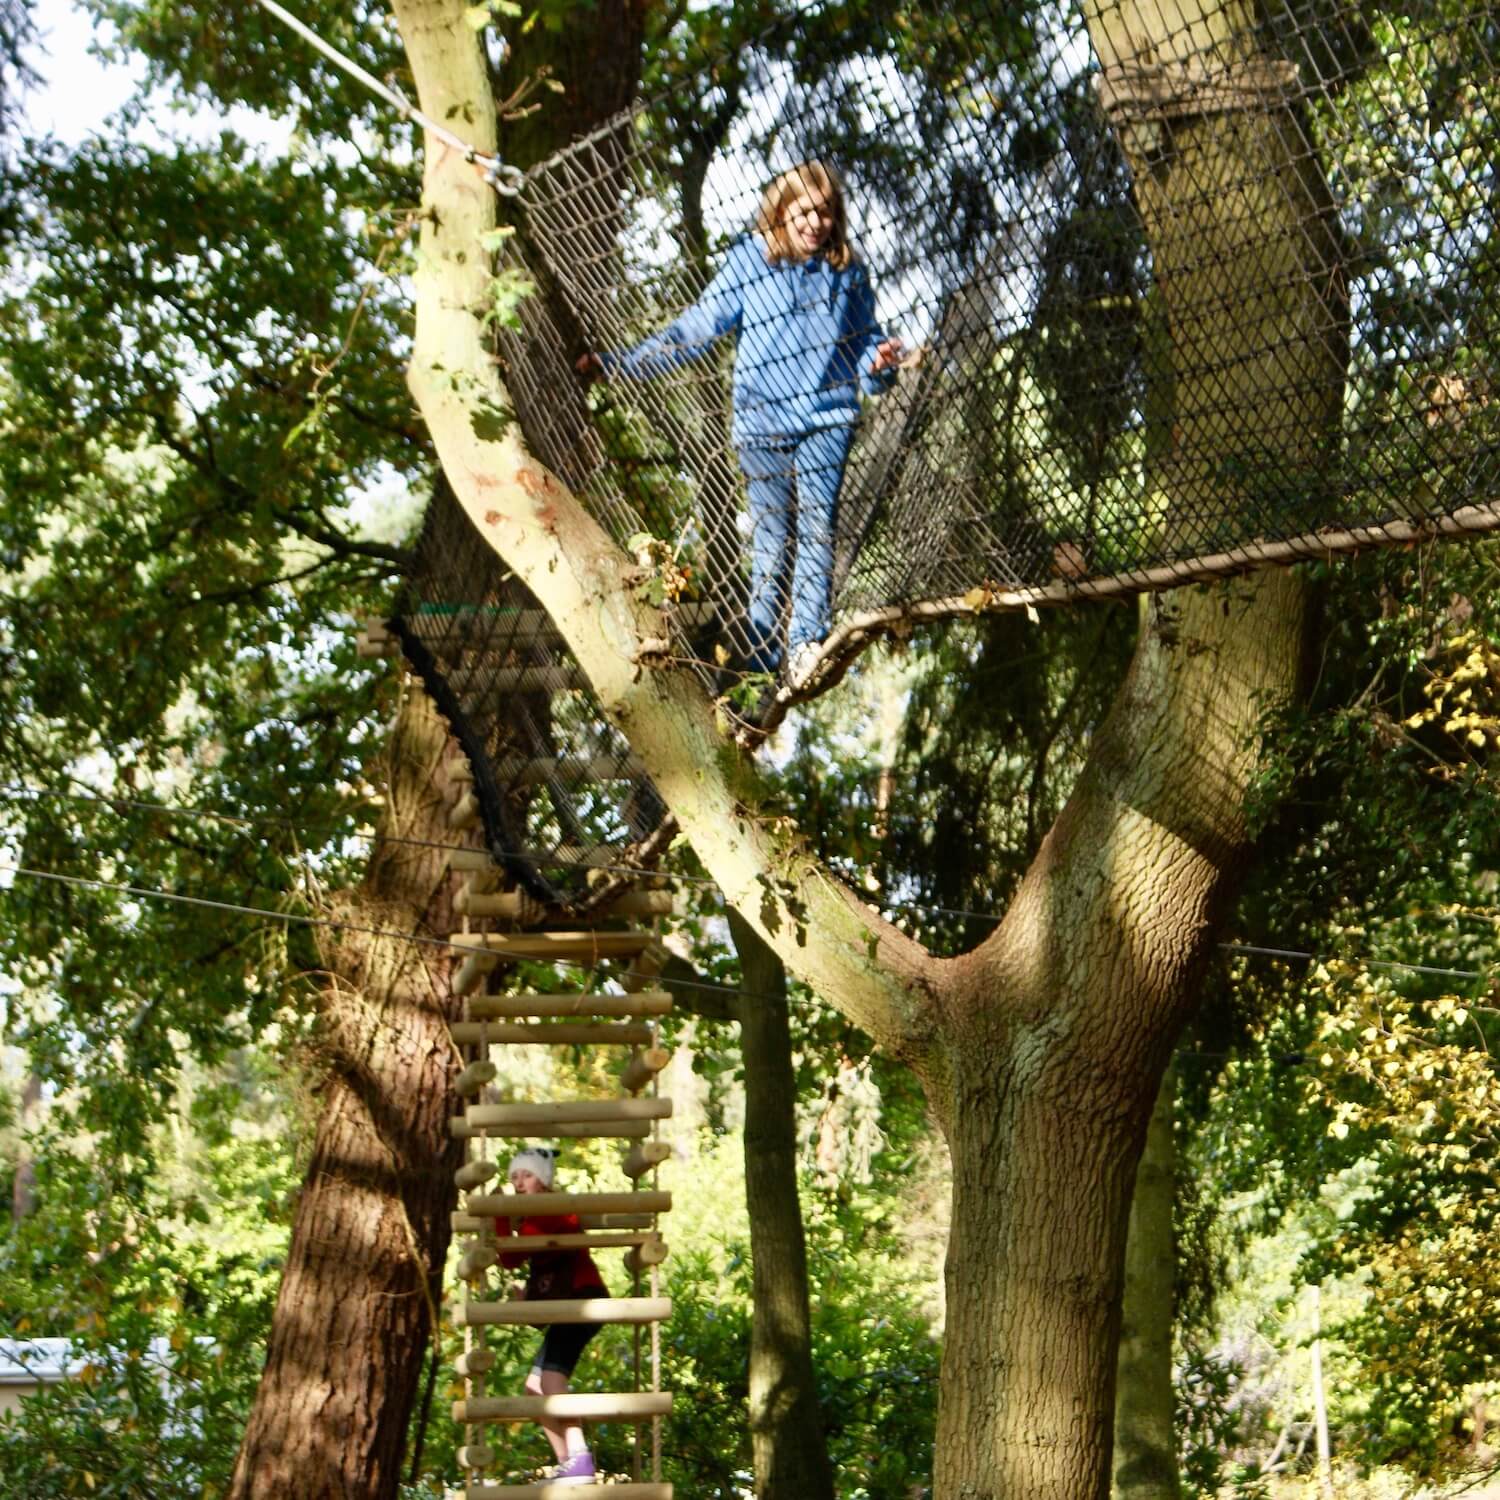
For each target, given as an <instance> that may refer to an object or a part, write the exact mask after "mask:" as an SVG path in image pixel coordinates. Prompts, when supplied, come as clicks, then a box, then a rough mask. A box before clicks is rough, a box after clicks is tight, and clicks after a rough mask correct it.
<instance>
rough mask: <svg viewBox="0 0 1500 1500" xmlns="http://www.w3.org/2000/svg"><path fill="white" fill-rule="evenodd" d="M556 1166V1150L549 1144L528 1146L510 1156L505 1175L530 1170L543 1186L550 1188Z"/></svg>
mask: <svg viewBox="0 0 1500 1500" xmlns="http://www.w3.org/2000/svg"><path fill="white" fill-rule="evenodd" d="M556 1167H557V1152H555V1151H554V1150H552V1148H551V1147H550V1146H528V1147H526V1149H525V1150H524V1151H517V1152H516V1154H515V1155H514V1156H513V1157H511V1159H510V1167H509V1170H508V1171H507V1172H506V1174H505V1175H506V1176H507V1177H509V1176H512V1175H513V1174H514V1173H516V1172H518V1171H520V1172H530V1173H531V1174H532V1175H533V1176H534V1177H535V1178H536V1180H537V1181H538V1182H540V1183H541V1185H542V1186H543V1187H544V1188H550V1187H551V1186H552V1174H553V1172H554V1171H555V1170H556Z"/></svg>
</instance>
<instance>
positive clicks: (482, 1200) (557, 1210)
mask: <svg viewBox="0 0 1500 1500" xmlns="http://www.w3.org/2000/svg"><path fill="white" fill-rule="evenodd" d="M671 1208H672V1195H671V1194H670V1193H668V1192H663V1191H661V1190H659V1189H653V1190H652V1191H651V1192H648V1193H470V1194H469V1201H468V1202H467V1203H465V1204H464V1211H465V1212H466V1213H468V1214H477V1215H479V1216H480V1217H481V1218H489V1219H532V1218H537V1217H539V1216H550V1215H553V1214H579V1215H583V1214H664V1213H669V1212H670V1211H671Z"/></svg>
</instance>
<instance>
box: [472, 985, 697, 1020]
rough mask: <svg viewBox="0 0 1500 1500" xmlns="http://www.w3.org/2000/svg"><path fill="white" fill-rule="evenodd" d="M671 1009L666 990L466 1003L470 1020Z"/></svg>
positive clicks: (499, 997) (477, 998)
mask: <svg viewBox="0 0 1500 1500" xmlns="http://www.w3.org/2000/svg"><path fill="white" fill-rule="evenodd" d="M671 1009H672V997H671V995H670V994H668V993H667V991H665V990H637V991H636V993H635V994H633V995H475V996H474V998H473V999H472V1000H470V1001H469V1015H470V1017H471V1018H472V1019H473V1020H476V1021H481V1020H488V1019H493V1018H495V1017H497V1016H664V1015H667V1014H668V1013H669V1012H670V1011H671Z"/></svg>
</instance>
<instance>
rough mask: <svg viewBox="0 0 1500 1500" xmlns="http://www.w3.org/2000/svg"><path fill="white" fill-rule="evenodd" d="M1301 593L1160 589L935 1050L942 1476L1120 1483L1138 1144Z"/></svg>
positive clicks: (1194, 976) (1290, 589)
mask: <svg viewBox="0 0 1500 1500" xmlns="http://www.w3.org/2000/svg"><path fill="white" fill-rule="evenodd" d="M1302 592H1303V590H1302V586H1301V584H1300V581H1299V580H1297V579H1296V578H1294V577H1291V576H1289V575H1284V574H1278V575H1269V576H1262V577H1261V578H1259V579H1257V580H1256V581H1255V582H1254V583H1253V584H1252V585H1248V586H1242V587H1240V588H1237V589H1235V590H1233V591H1230V590H1227V589H1224V588H1214V589H1201V590H1193V591H1192V592H1191V593H1189V594H1186V595H1182V594H1179V595H1174V596H1172V597H1171V598H1170V599H1168V600H1162V599H1157V600H1152V601H1150V603H1149V604H1148V606H1147V611H1148V619H1147V622H1146V624H1145V626H1144V627H1143V629H1142V635H1141V643H1140V645H1139V647H1138V649H1137V653H1136V657H1135V660H1134V662H1133V663H1132V665H1131V669H1130V673H1129V675H1128V677H1127V680H1126V682H1125V684H1124V686H1123V688H1122V690H1121V694H1120V697H1119V699H1118V700H1117V703H1116V706H1115V708H1114V710H1113V711H1112V713H1111V715H1110V717H1109V719H1108V720H1107V722H1106V723H1105V725H1104V726H1103V727H1102V728H1101V730H1100V731H1099V733H1098V736H1097V737H1096V746H1095V751H1094V754H1093V755H1092V756H1091V758H1090V762H1089V765H1088V767H1087V768H1086V770H1085V772H1084V774H1083V777H1082V779H1081V780H1080V783H1079V786H1078V788H1077V791H1076V792H1075V794H1074V796H1073V798H1072V799H1071V800H1070V802H1069V804H1068V806H1067V808H1066V809H1065V810H1064V811H1063V813H1062V815H1061V817H1060V818H1059V819H1058V822H1057V824H1056V825H1055V826H1054V828H1053V829H1052V830H1051V832H1050V833H1049V834H1048V836H1047V838H1046V840H1045V841H1044V843H1043V846H1042V849H1041V851H1040V853H1039V854H1038V856H1037V860H1036V862H1035V864H1034V865H1033V867H1032V869H1031V871H1030V872H1029V873H1028V875H1027V877H1026V880H1025V881H1024V882H1023V884H1022V886H1021V889H1020V890H1019V892H1018V893H1017V896H1016V898H1015V900H1014V901H1013V903H1012V905H1011V907H1010V909H1009V911H1008V912H1007V913H1006V916H1005V919H1004V921H1003V922H1002V923H1001V924H1000V928H999V929H998V931H997V933H996V935H995V937H994V938H992V939H991V940H990V941H989V942H987V943H986V944H985V945H983V946H982V947H981V948H979V949H977V950H976V951H975V952H974V953H973V954H971V955H969V956H968V957H967V958H966V959H963V960H960V961H959V968H960V973H961V976H962V977H961V979H960V981H959V982H958V983H957V984H955V985H954V987H953V989H952V990H951V991H950V996H951V1000H950V1006H949V1014H950V1016H951V1018H952V1019H951V1025H950V1028H949V1029H947V1030H946V1032H945V1036H944V1043H943V1048H942V1051H943V1055H944V1057H945V1059H946V1069H945V1072H946V1074H947V1076H948V1077H949V1078H951V1084H949V1085H947V1086H946V1087H945V1086H943V1081H942V1074H941V1073H933V1072H932V1070H930V1069H928V1068H927V1067H926V1066H924V1068H923V1071H924V1074H926V1075H928V1076H929V1077H932V1078H933V1085H932V1086H930V1088H929V1093H930V1096H931V1097H932V1098H933V1101H934V1107H935V1109H936V1111H937V1113H938V1116H939V1118H940V1119H941V1120H942V1122H943V1126H944V1129H945V1132H946V1133H947V1136H948V1141H949V1145H950V1148H951V1151H952V1155H953V1170H954V1194H953V1229H952V1235H951V1240H950V1245H949V1253H948V1266H947V1295H948V1322H947V1334H946V1338H945V1342H944V1348H943V1386H942V1403H941V1407H940V1412H939V1419H938V1443H937V1459H936V1467H937V1473H936V1476H935V1477H936V1481H937V1482H936V1493H937V1495H939V1496H942V1497H947V1496H963V1497H964V1500H997V1497H1000V1496H1013V1495H1019V1494H1024V1495H1026V1496H1027V1497H1028V1500H1085V1497H1090V1496H1103V1495H1104V1494H1105V1493H1106V1492H1107V1490H1108V1478H1109V1457H1110V1426H1111V1417H1112V1413H1113V1404H1114V1381H1115V1352H1116V1342H1117V1335H1118V1310H1119V1302H1120V1284H1121V1268H1122V1260H1123V1251H1124V1240H1125V1229H1126V1222H1127V1218H1128V1213H1129V1207H1130V1197H1131V1189H1132V1183H1133V1179H1134V1175H1135V1166H1136V1159H1137V1157H1138V1155H1139V1152H1140V1149H1141V1143H1142V1139H1143V1137H1144V1134H1145V1129H1146V1123H1147V1119H1148V1116H1149V1114H1150V1111H1151V1105H1152V1101H1153V1099H1154V1098H1155V1095H1156V1092H1157V1087H1158V1083H1159V1079H1160V1076H1161V1072H1162V1069H1163V1068H1164V1066H1165V1063H1166V1060H1167V1056H1168V1053H1169V1050H1170V1048H1171V1045H1172V1042H1173V1039H1174V1038H1175V1036H1176V1034H1177V1032H1178V1030H1179V1029H1180V1027H1181V1025H1182V1023H1183V1021H1184V1019H1185V1018H1186V1016H1187V1014H1188V1012H1189V1010H1190V1008H1191V1005H1192V1003H1193V1000H1194V997H1195V996H1196V993H1197V988H1198V984H1199V980H1200V977H1201V974H1202V971H1203V968H1204V966H1205V964H1206V963H1207V960H1208V958H1209V956H1210V954H1211V949H1212V941H1213V937H1214V933H1215V931H1216V929H1217V924H1218V922H1219V920H1220V917H1221V915H1222V912H1223V909H1224V907H1225V905H1226V903H1227V901H1228V900H1229V899H1230V897H1231V896H1232V894H1233V890H1234V886H1235V878H1236V875H1237V873H1238V871H1239V866H1240V863H1241V860H1242V857H1243V855H1244V853H1245V849H1246V830H1245V823H1244V815H1243V812H1242V801H1243V793H1244V789H1245V786H1246V783H1247V778H1248V776H1249V774H1250V771H1251V769H1252V766H1253V755H1252V753H1251V750H1250V747H1249V744H1248V739H1249V736H1250V732H1251V730H1252V728H1253V725H1254V723H1255V720H1256V716H1257V714H1258V712H1259V708H1260V705H1261V704H1262V703H1263V702H1264V701H1265V699H1266V698H1267V697H1268V696H1271V695H1275V694H1284V693H1285V692H1287V691H1288V690H1289V689H1290V687H1291V686H1292V684H1293V682H1294V680H1295V678H1296V674H1297V670H1298V663H1299V659H1300V649H1299V648H1300V638H1301V621H1302V615H1303V610H1302Z"/></svg>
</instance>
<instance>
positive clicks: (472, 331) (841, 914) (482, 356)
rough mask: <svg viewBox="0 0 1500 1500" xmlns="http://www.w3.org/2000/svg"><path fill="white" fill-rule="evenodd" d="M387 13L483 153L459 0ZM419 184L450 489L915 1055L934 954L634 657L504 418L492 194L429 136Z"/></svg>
mask: <svg viewBox="0 0 1500 1500" xmlns="http://www.w3.org/2000/svg"><path fill="white" fill-rule="evenodd" d="M395 13H396V17H397V21H398V23H399V25H400V28H401V32H402V36H403V37H404V39H405V41H406V46H407V55H408V58H409V60H410V62H411V66H412V73H413V76H414V78H415V79H416V82H417V88H418V94H419V97H420V100H421V106H422V109H423V110H424V111H425V112H426V113H427V114H428V115H429V116H430V117H431V118H433V119H440V120H442V119H461V120H464V121H467V122H469V124H468V127H467V128H468V131H469V133H470V135H471V136H472V143H473V145H474V147H475V148H476V149H477V150H478V151H480V152H488V151H490V150H492V149H493V139H494V124H493V121H494V103H493V95H492V93H491V90H490V85H489V77H488V71H487V68H486V66H485V61H484V57H483V53H482V50H481V48H480V46H479V43H478V41H477V38H476V34H475V33H474V32H473V31H472V30H471V29H470V28H468V27H466V26H465V25H464V24H463V6H462V4H461V0H397V3H396V4H395ZM423 189H424V191H423V221H422V246H421V256H420V260H419V267H418V271H417V274H416V277H415V278H414V285H415V292H416V305H417V320H416V332H415V339H414V344H413V354H412V361H411V365H410V367H409V370H408V383H409V385H410V387H411V390H412V394H413V396H414V397H415V398H416V401H417V405H418V407H419V409H420V410H421V412H422V414H423V416H424V418H425V419H426V421H427V425H428V429H429V431H430V432H431V433H432V436H433V440H434V442H435V444H436V447H437V451H438V454H439V457H440V459H441V461H442V464H443V468H444V471H445V473H446V475H447V477H448V480H449V482H450V484H451V485H452V487H453V492H454V494H455V496H456V497H457V498H458V500H459V502H460V503H461V504H462V505H463V507H464V509H465V511H466V512H467V513H468V515H469V517H470V519H471V520H472V521H473V522H474V525H475V528H476V530H477V532H478V534H479V536H481V537H482V538H483V539H484V540H485V542H486V543H487V544H488V545H489V546H491V547H493V548H494V550H495V551H496V552H497V553H498V554H499V556H500V557H501V558H503V559H504V561H505V563H506V565H507V567H509V568H511V569H513V570H514V571H515V573H516V574H517V575H518V576H519V577H520V578H521V580H522V581H523V582H524V583H525V584H526V586H527V587H528V588H529V589H531V590H532V592H533V593H534V594H535V595H536V597H537V598H538V599H539V600H540V602H541V603H542V605H543V606H544V607H545V608H546V610H547V612H548V614H549V615H550V616H551V618H552V620H553V622H554V623H555V624H556V626H557V628H558V630H559V631H560V632H561V634H562V636H563V638H564V639H565V640H566V641H567V643H568V646H569V648H570V649H571V650H572V652H573V654H574V656H575V657H576V659H577V660H578V662H579V664H580V665H581V666H582V667H583V669H584V671H585V672H586V673H587V675H588V677H589V679H590V681H591V683H592V684H593V687H594V690H595V692H596V693H597V695H598V698H599V702H600V704H601V706H602V707H603V709H604V711H605V712H606V713H607V714H608V715H609V717H610V718H611V719H612V720H613V721H614V722H615V724H616V725H617V726H618V727H619V728H620V729H621V730H622V732H623V733H624V734H625V735H626V737H627V738H628V739H629V740H630V742H631V745H632V748H633V749H634V750H635V753H636V754H637V755H639V756H640V758H641V760H642V762H643V763H644V764H645V766H646V769H647V771H648V772H649V774H650V776H651V779H652V781H653V783H654V784H655V786H656V787H657V789H658V790H659V791H660V793H661V794H662V796H663V797H664V799H665V800H666V802H667V805H668V806H669V807H670V808H671V809H672V811H673V813H674V814H675V815H676V817H677V819H678V821H679V823H680V824H681V825H682V828H683V830H684V831H685V832H686V833H687V835H688V837H689V839H690V840H691V841H692V844H693V847H694V848H695V849H696V850H697V852H698V855H699V858H700V859H701V860H702V861H703V863H704V865H705V866H706V867H707V869H708V870H709V871H710V873H711V874H712V875H713V876H714V879H715V880H716V881H717V882H718V883H719V885H720V886H721V887H722V889H723V890H724V893H725V896H726V898H727V899H728V900H729V901H730V903H731V904H732V905H733V906H735V907H736V908H737V909H738V910H739V911H740V913H741V914H742V915H743V916H744V917H745V919H746V920H747V921H748V922H749V923H750V924H751V925H752V926H753V927H754V928H755V929H756V931H757V932H758V933H759V934H760V935H761V936H762V938H763V939H764V940H765V941H766V942H767V943H768V944H769V945H770V946H771V947H772V949H773V950H774V951H775V952H777V953H778V954H779V955H780V957H781V958H782V961H783V962H784V963H785V964H786V966H787V968H788V969H789V970H790V971H791V972H792V973H794V974H796V975H797V977H798V978H799V979H801V980H802V981H803V982H804V983H805V984H807V985H808V986H809V987H810V988H812V989H813V990H815V991H817V992H819V993H821V994H823V995H825V996H826V997H827V998H828V999H829V1001H830V1002H831V1003H833V1004H835V1005H837V1006H838V1007H839V1008H840V1009H841V1010H842V1011H843V1012H844V1013H845V1014H846V1015H847V1016H848V1017H849V1018H850V1019H851V1020H852V1021H854V1022H855V1023H856V1024H857V1025H859V1026H861V1027H863V1028H864V1029H865V1030H866V1031H868V1032H869V1033H870V1034H871V1035H872V1036H873V1037H874V1038H875V1039H876V1040H877V1041H878V1042H880V1043H881V1044H882V1045H883V1046H884V1047H886V1049H887V1050H888V1051H890V1052H892V1053H893V1054H895V1055H898V1056H901V1057H904V1058H906V1059H907V1060H909V1061H912V1062H918V1061H921V1060H924V1059H928V1058H929V1057H930V1056H931V1046H930V1039H931V1033H932V1028H933V1024H934V1021H935V1012H936V997H937V994H938V991H939V989H940V986H941V983H942V976H943V974H944V972H945V964H944V962H943V961H941V960H935V959H933V958H932V956H931V955H929V954H928V953H927V952H926V950H925V949H923V948H922V947H921V945H920V944H918V943H916V942H914V941H913V940H912V939H911V938H909V937H908V936H907V935H906V934H904V933H902V932H901V931H899V929H897V928H896V927H894V926H892V925H891V924H890V923H888V922H885V921H884V920H883V919H882V918H880V917H879V916H878V915H877V914H876V913H875V912H873V911H871V910H869V909H868V908H867V907H865V906H863V904H862V903H860V902H858V901H857V900H856V899H855V898H854V897H853V896H852V895H851V894H850V893H849V892H848V891H847V890H846V888H845V887H844V885H843V883H842V882H841V881H840V880H838V879H837V877H836V876H835V875H834V874H833V873H832V872H831V871H830V870H829V869H828V868H827V867H826V866H824V865H823V864H822V863H821V862H820V861H819V860H818V859H817V858H816V857H815V856H814V855H813V854H812V853H811V851H810V850H809V849H808V847H807V846H806V844H805V842H804V841H803V840H802V839H801V837H800V835H799V834H798V833H797V831H796V829H795V828H794V827H793V826H792V825H791V824H790V823H789V822H788V820H786V819H784V818H782V817H781V816H779V815H777V814H774V813H772V812H771V811H769V808H770V807H771V805H772V804H771V799H770V798H769V797H768V796H767V794H766V788H765V786H764V784H763V782H762V780H761V777H760V775H759V773H758V772H757V770H756V768H755V767H754V765H753V764H752V763H751V761H750V759H749V757H748V756H747V755H746V754H744V753H743V752H742V751H740V750H738V749H736V748H735V747H734V746H732V745H731V744H730V743H729V742H727V741H726V740H725V738H724V737H723V736H722V734H721V733H720V732H719V730H718V728H717V727H716V723H715V709H714V705H713V703H712V701H711V700H710V698H709V697H708V694H707V693H706V691H705V690H704V688H703V686H702V684H701V683H700V682H699V680H698V679H697V677H696V676H695V675H694V674H692V673H689V672H681V671H667V670H650V669H645V668H643V667H642V666H641V665H640V663H639V656H640V652H641V647H642V644H643V643H644V642H646V641H648V640H652V639H659V638H661V637H662V636H663V635H664V634H665V630H664V624H663V620H662V617H661V614H660V612H659V611H657V610H653V609H651V608H650V607H649V606H647V605H645V604H644V603H642V602H641V601H640V600H638V599H637V598H636V597H635V595H634V591H633V588H632V580H633V572H634V569H633V562H632V559H630V558H629V557H628V556H627V555H626V554H625V553H624V552H623V551H622V549H621V548H620V547H619V546H617V545H616V544H615V543H614V542H613V541H612V540H611V539H610V537H609V536H608V535H607V534H606V533H605V532H604V531H603V530H602V529H601V528H600V527H599V525H598V524H597V523H596V522H595V521H594V520H593V518H592V517H591V516H590V515H589V514H588V513H587V512H586V511H585V510H584V508H583V507H582V506H581V505H580V504H579V503H578V501H577V500H576V499H575V498H574V496H573V495H572V494H570V493H569V492H568V490H567V489H566V487H565V486H564V485H563V484H562V483H561V481H560V480H559V479H558V478H557V477H556V476H555V475H553V474H551V473H549V472H548V471H547V470H546V469H545V468H544V467H543V466H542V465H541V464H540V463H539V462H538V461H537V460H536V459H535V458H533V457H532V455H531V454H530V453H529V452H528V451H527V449H526V447H525V444H524V441H523V439H522V437H521V434H520V432H519V430H518V429H517V427H516V425H515V423H514V421H513V420H505V419H504V414H506V413H508V412H509V411H511V410H512V403H511V402H510V400H509V399H508V395H507V392H506V390H505V388H504V386H503V385H502V384H501V380H500V374H499V372H498V370H497V369H496V368H495V366H494V364H493V362H492V361H491V360H490V358H489V350H488V347H487V344H486V341H485V338H484V333H483V326H482V321H481V320H482V316H483V312H484V308H485V305H486V302H487V294H488V290H489V281H490V276H491V271H490V266H489V263H488V259H487V257H485V256H483V255H481V254H480V253H479V251H478V247H479V244H480V237H481V235H482V234H484V233H485V232H486V231H488V230H489V229H491V228H492V227H493V226H494V223H495V217H496V215H495V202H494V198H493V195H492V194H491V192H490V190H489V188H488V187H487V186H486V185H485V184H484V182H483V181H482V180H481V179H480V177H479V174H478V173H477V172H476V171H475V170H474V169H473V167H472V166H471V165H470V164H469V163H468V162H466V161H465V160H464V159H463V157H462V155H461V154H460V153H458V152H456V151H453V150H451V149H449V148H448V147H446V146H444V145H443V144H442V143H441V142H437V141H433V140H429V141H428V142H427V150H426V159H425V175H424V184H423Z"/></svg>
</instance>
